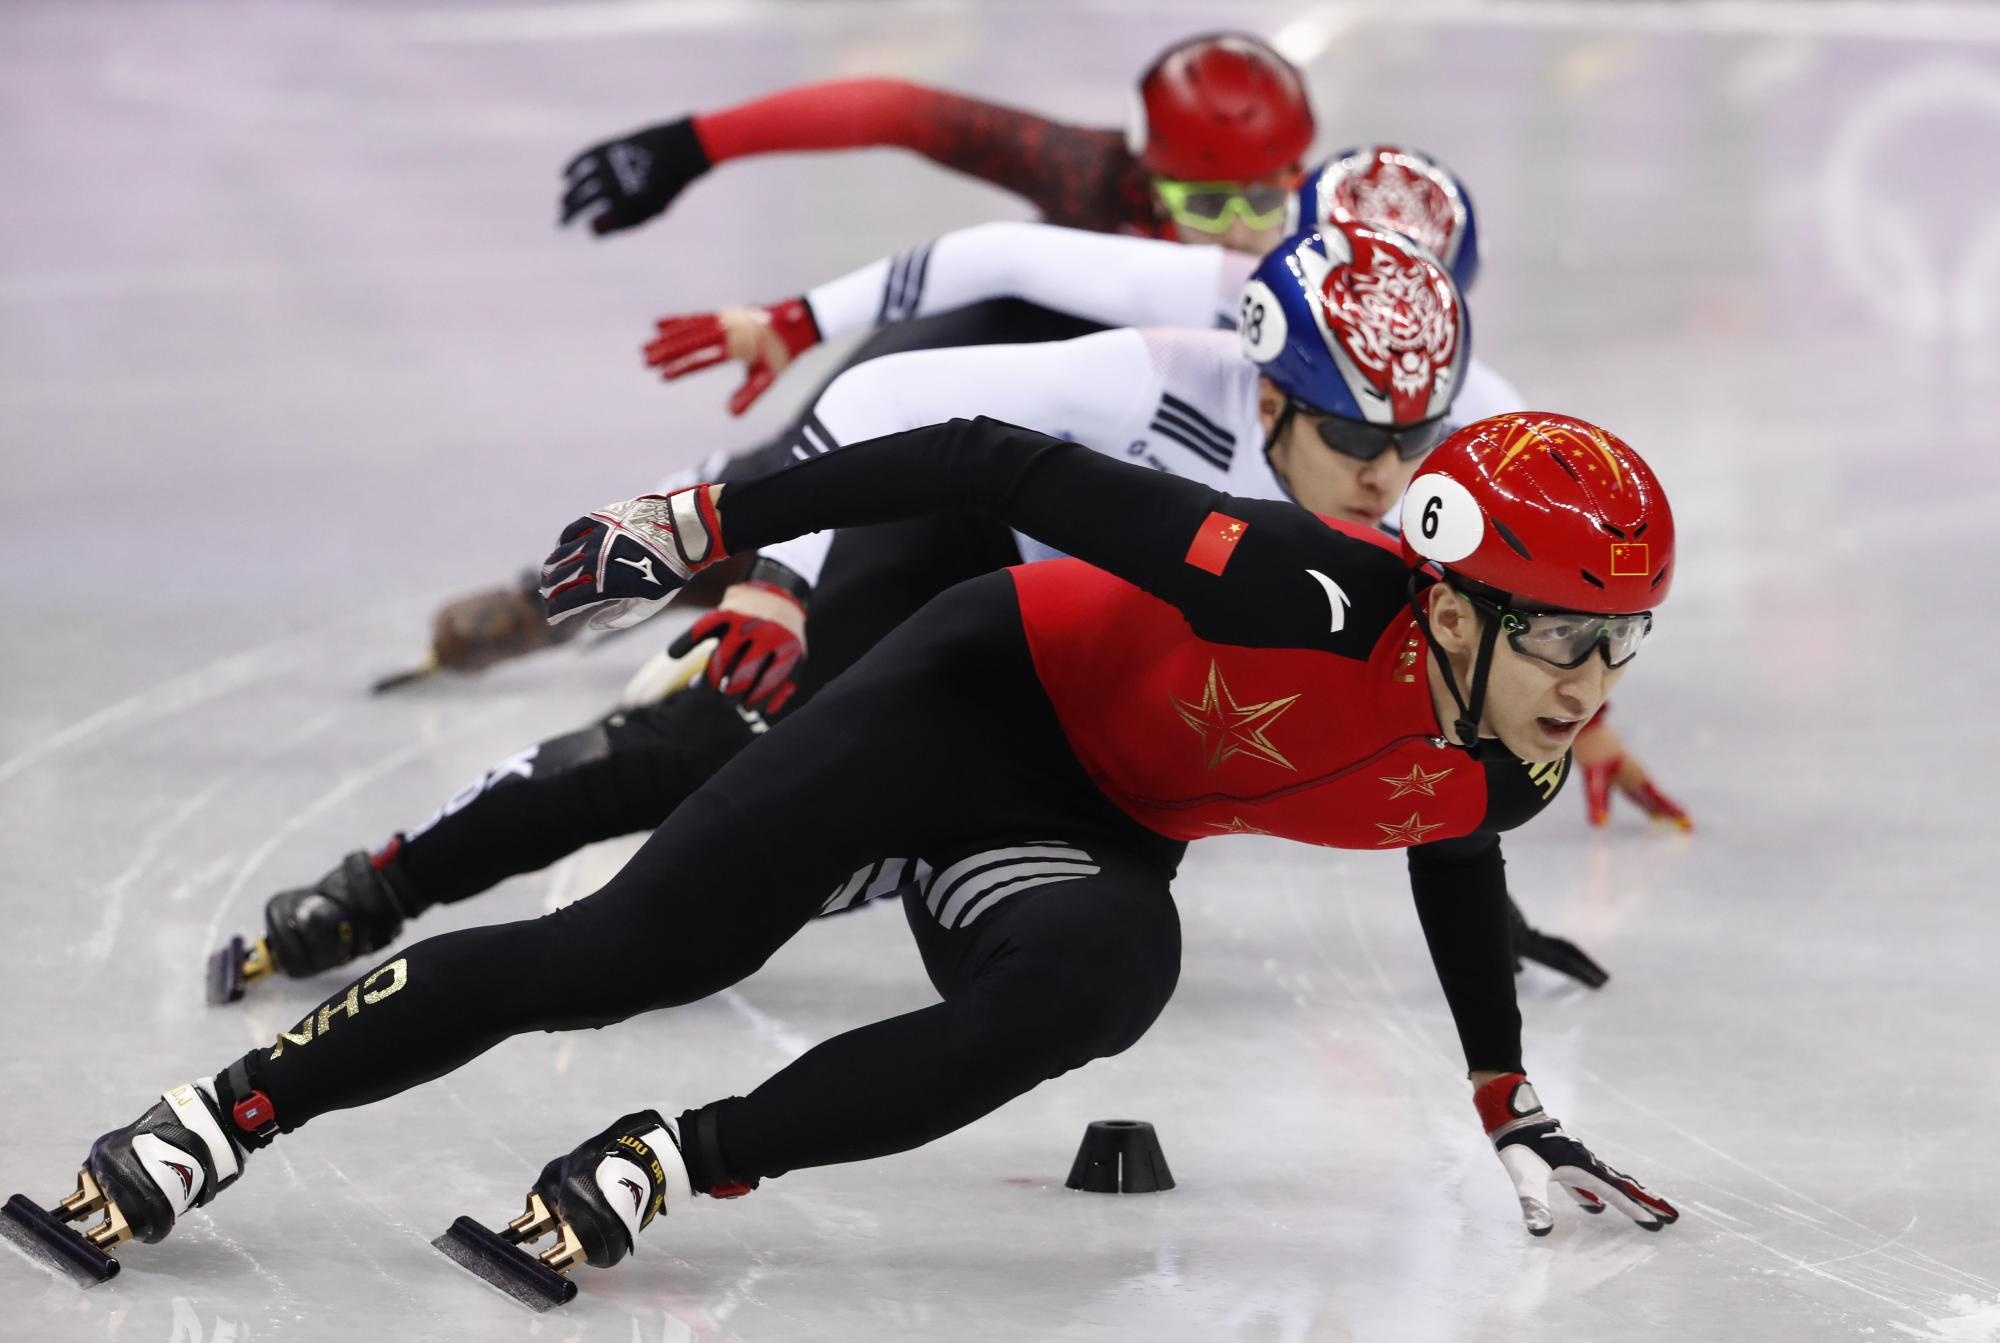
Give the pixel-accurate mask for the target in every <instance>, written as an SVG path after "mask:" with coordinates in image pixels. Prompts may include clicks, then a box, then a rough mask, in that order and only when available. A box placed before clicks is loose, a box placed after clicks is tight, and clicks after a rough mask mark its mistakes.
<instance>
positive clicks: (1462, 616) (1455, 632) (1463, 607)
mask: <svg viewBox="0 0 2000 1343" xmlns="http://www.w3.org/2000/svg"><path fill="white" fill-rule="evenodd" d="M1424 596H1425V599H1426V600H1427V601H1429V603H1430V621H1431V633H1432V634H1433V635H1435V636H1436V637H1437V641H1438V647H1440V648H1442V649H1444V651H1445V653H1446V655H1447V656H1449V657H1450V658H1451V660H1452V661H1453V662H1454V663H1456V662H1459V661H1460V660H1462V659H1464V658H1469V657H1470V656H1471V655H1472V650H1473V648H1474V647H1475V646H1476V645H1477V644H1478V642H1479V612H1478V610H1477V609H1475V608H1474V606H1473V605H1472V603H1471V602H1470V601H1468V600H1466V598H1465V596H1464V594H1463V593H1460V592H1458V591H1456V590H1455V589H1454V588H1453V587H1452V586H1451V585H1450V584H1449V583H1433V584H1431V587H1430V590H1429V591H1428V592H1426V593H1425V594H1424Z"/></svg>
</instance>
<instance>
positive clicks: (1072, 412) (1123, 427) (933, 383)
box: [763, 331, 1160, 583]
mask: <svg viewBox="0 0 2000 1343" xmlns="http://www.w3.org/2000/svg"><path fill="white" fill-rule="evenodd" d="M1159 396H1160V388H1159V375H1158V374H1157V373H1156V372H1155V371H1154V369H1153V361H1152V357H1151V355H1150V354H1149V353H1148V351H1147V348H1146V343H1145V341H1144V340H1143V339H1142V338H1141V337H1140V335H1139V333H1138V332H1136V331H1100V332H1098V333H1096V334H1095V335H1089V336H1081V337H1078V338H1077V339H1075V340H1058V341H1048V342H1046V343H1043V344H1038V345H972V346H965V347H961V348H958V349H948V350H912V351H910V352H908V353H905V354H889V355H883V356H882V357H881V358H880V359H870V360H868V361H867V362H866V363H861V364H856V365H855V366H854V367H853V368H850V369H848V370H847V371H846V372H845V373H842V374H841V375H840V376H839V377H837V378H835V379H834V380H833V381H832V382H831V383H829V384H828V385H827V389H826V391H824V392H823V393H821V394H820V398H819V400H818V401H816V402H814V403H813V408H812V411H811V413H810V414H808V415H807V417H806V419H805V422H804V424H802V425H801V426H800V428H799V432H798V434H797V435H796V436H795V437H794V439H793V442H792V456H794V457H796V458H798V459H799V460H801V461H804V460H806V459H808V458H810V457H812V456H814V455H816V454H819V453H824V452H831V451H834V450H836V449H839V448H842V447H845V446H846V445H848V444H850V443H860V442H863V441H865V440H867V439H871V438H880V437H881V436H882V435H884V434H896V433H901V432H902V431H904V430H906V429H919V428H922V427H923V426H925V425H928V424H942V423H944V422H945V421H946V420H951V419H971V418H973V417H975V416H980V415H984V416H987V417H989V418H991V419H996V420H1005V421H1006V422H1007V423H1009V424H1018V425H1020V426H1022V427H1023V428H1027V429H1036V430H1040V431H1041V432H1042V433H1045V434H1052V435H1054V436H1056V437H1057V438H1066V439H1071V440H1074V441H1075V442H1078V443H1082V444H1084V445H1085V446H1087V447H1093V448H1096V449H1097V450H1098V451H1100V452H1107V453H1122V452H1123V451H1124V450H1125V448H1126V447H1127V445H1128V443H1129V442H1130V441H1131V439H1132V438H1133V436H1134V435H1133V425H1134V422H1135V421H1136V422H1137V423H1138V425H1139V426H1140V428H1141V429H1142V430H1143V427H1144V424H1145V419H1146V417H1147V416H1148V415H1149V414H1150V413H1151V411H1152V408H1153V406H1154V404H1155V403H1156V402H1158V400H1159ZM832 543H833V534H832V533H831V532H814V533H813V534H812V535H810V536H802V537H800V538H798V539H797V540H795V541H786V542H784V543H783V544H781V545H777V546H771V547H768V548H766V549H765V550H764V552H763V553H764V554H766V555H768V556H770V557H771V558H772V559H775V560H778V561H779V562H780V563H782V564H784V565H786V566H787V567H789V568H790V569H792V570H793V571H794V572H796V573H798V574H799V575H800V576H801V577H803V578H804V579H805V580H806V581H807V582H809V583H817V582H818V581H819V574H820V570H821V568H823V567H824V566H825V563H826V552H827V547H828V546H830V545H831V544H832Z"/></svg>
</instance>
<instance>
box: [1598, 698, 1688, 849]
mask: <svg viewBox="0 0 2000 1343" xmlns="http://www.w3.org/2000/svg"><path fill="white" fill-rule="evenodd" d="M1575 752H1576V763H1577V766H1578V768H1579V769H1581V770H1582V771H1583V801H1584V806H1585V807H1586V808H1587V809H1588V811H1589V814H1590V823H1591V824H1592V825H1594V826H1602V825H1604V824H1606V823H1607V822H1609V821H1610V819H1611V790H1612V789H1614V788H1616V789H1617V790H1618V791H1619V792H1621V793H1623V794H1624V795H1625V796H1626V798H1628V799H1629V800H1630V801H1632V802H1633V803H1635V804H1636V805H1637V806H1638V807H1639V809H1640V810H1641V811H1644V812H1645V813H1646V815H1648V816H1650V817H1652V818H1653V819H1654V820H1656V821H1666V822H1668V823H1669V824H1671V825H1676V826H1679V827H1680V828H1681V829H1682V830H1692V829H1694V818H1693V817H1692V816H1689V815H1688V814H1687V812H1686V810H1685V809H1683V808H1682V807H1681V805H1680V804H1679V803H1678V802H1676V801H1674V800H1673V799H1672V798H1670V797H1668V796H1667V795H1666V794H1665V793H1663V792H1661V791H1660V790H1659V789H1658V788H1656V787H1654V786H1653V780H1652V777H1651V776H1650V775H1648V774H1647V773H1646V768H1645V766H1643V765H1641V764H1640V763H1639V761H1638V760H1637V759H1636V758H1635V757H1634V756H1632V755H1631V754H1630V753H1628V752H1627V751H1626V750H1625V744H1624V743H1623V742H1621V741H1620V740H1619V739H1618V735H1617V734H1616V733H1615V732H1613V731H1612V730H1611V729H1610V728H1609V727H1607V726H1605V723H1604V710H1603V709H1599V710H1598V711H1597V715H1596V717H1594V718H1592V719H1591V720H1590V721H1589V722H1588V723H1586V724H1584V727H1583V731H1582V732H1580V733H1578V734H1577V738H1576V747H1575Z"/></svg>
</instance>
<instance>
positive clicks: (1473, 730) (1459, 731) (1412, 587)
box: [1409, 569, 1500, 760]
mask: <svg viewBox="0 0 2000 1343" xmlns="http://www.w3.org/2000/svg"><path fill="white" fill-rule="evenodd" d="M1409 598H1410V610H1411V612H1412V613H1413V614H1415V616H1416V618H1417V628H1418V629H1419V630H1421V631H1423V635H1424V642H1425V643H1427V644H1429V645H1430V647H1431V652H1432V653H1433V654H1434V655H1435V656H1436V658H1437V665H1438V671H1439V672H1440V673H1441V674H1442V675H1443V676H1444V688H1445V689H1446V690H1448V691H1450V692H1451V699H1452V703H1454V704H1456V705H1457V706H1458V717H1457V718H1456V719H1454V720H1453V722H1452V725H1451V732H1452V736H1454V737H1455V738H1457V741H1456V742H1455V743H1454V744H1455V745H1457V746H1459V747H1462V748H1463V749H1464V750H1465V752H1466V754H1468V755H1470V756H1471V757H1472V758H1473V759H1474V760H1478V759H1480V758H1481V757H1480V752H1481V750H1482V749H1483V746H1482V741H1481V738H1480V736H1479V719H1480V717H1481V715H1482V714H1483V713H1484V712H1485V709H1486V682H1487V679H1488V676H1489V675H1490V674H1491V672H1492V670H1493V652H1494V650H1495V649H1496V648H1497V647H1498V646H1499V643H1500V622H1499V621H1497V620H1492V619H1489V618H1487V617H1486V616H1485V615H1484V614H1483V613H1482V614H1481V615H1480V624H1481V626H1482V628H1481V629H1480V632H1479V651H1478V652H1477V653H1476V654H1474V655H1473V659H1472V678H1471V683H1470V685H1469V686H1468V688H1467V693H1465V694H1460V693H1459V689H1458V678H1457V677H1456V676H1454V675H1453V674H1452V670H1451V658H1450V657H1449V656H1447V655H1446V653H1445V651H1444V646H1443V645H1442V644H1440V643H1439V642H1438V639H1437V635H1436V634H1435V633H1433V632H1432V630H1431V620H1430V615H1429V613H1428V612H1426V611H1425V610H1424V602H1423V600H1422V598H1423V589H1420V588H1419V587H1418V586H1417V571H1416V570H1414V569H1412V570H1411V571H1410V582H1409Z"/></svg>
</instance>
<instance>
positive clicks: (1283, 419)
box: [1264, 396, 1305, 508]
mask: <svg viewBox="0 0 2000 1343" xmlns="http://www.w3.org/2000/svg"><path fill="white" fill-rule="evenodd" d="M1298 413H1299V408H1298V406H1297V405H1296V404H1294V402H1293V401H1292V398H1291V397H1289V396H1288V397H1286V398H1285V408H1284V409H1283V410H1281V411H1279V412H1278V418H1277V419H1275V420H1273V421H1271V432H1270V433H1268V434H1266V435H1264V461H1265V463H1266V464H1267V465H1268V466H1269V467H1270V468H1271V474H1272V475H1273V476H1275V477H1277V480H1278V485H1279V486H1280V488H1282V489H1283V490H1284V491H1285V497H1286V498H1287V499H1290V500H1291V501H1292V502H1293V503H1295V504H1297V503H1298V502H1299V497H1298V496H1297V495H1296V494H1294V493H1292V482H1291V481H1289V480H1286V479H1285V473H1284V472H1282V471H1280V470H1279V469H1278V464H1277V463H1276V462H1274V461H1272V460H1271V452H1272V450H1273V449H1275V448H1276V447H1277V446H1278V444H1279V443H1281V442H1282V441H1283V440H1284V437H1285V430H1287V429H1289V428H1290V427H1291V424H1292V417H1293V416H1294V415H1296V414H1298ZM1299 506H1300V507H1301V508H1303V507H1305V505H1303V504H1300V505H1299Z"/></svg>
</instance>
